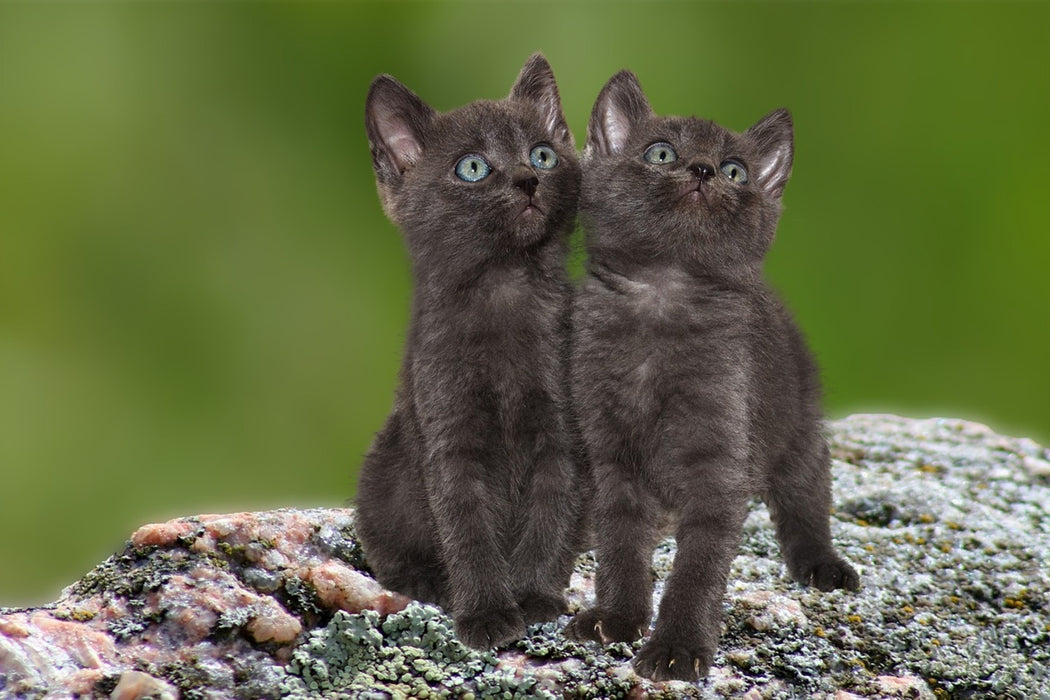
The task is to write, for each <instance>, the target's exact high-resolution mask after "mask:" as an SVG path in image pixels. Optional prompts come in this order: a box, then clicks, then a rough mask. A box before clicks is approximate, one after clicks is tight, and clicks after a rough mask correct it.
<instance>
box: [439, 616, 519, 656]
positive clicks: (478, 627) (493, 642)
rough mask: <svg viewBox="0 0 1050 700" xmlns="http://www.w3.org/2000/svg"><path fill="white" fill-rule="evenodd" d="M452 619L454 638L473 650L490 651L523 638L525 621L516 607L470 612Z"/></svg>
mask: <svg viewBox="0 0 1050 700" xmlns="http://www.w3.org/2000/svg"><path fill="white" fill-rule="evenodd" d="M453 619H454V622H455V623H456V636H457V637H459V640H460V641H461V642H463V643H464V644H466V645H467V646H469V647H474V648H475V649H492V648H494V647H498V646H501V645H503V644H506V643H507V642H512V641H514V640H515V639H520V638H522V637H524V636H525V620H524V619H523V618H522V616H521V611H520V610H518V607H517V606H514V607H512V608H497V609H492V610H483V611H479V612H472V613H469V614H467V615H461V616H456V617H454V618H453Z"/></svg>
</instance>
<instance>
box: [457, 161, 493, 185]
mask: <svg viewBox="0 0 1050 700" xmlns="http://www.w3.org/2000/svg"><path fill="white" fill-rule="evenodd" d="M491 172H492V166H490V165H489V164H488V162H487V161H486V160H485V159H484V158H482V157H481V156H473V155H471V156H463V157H462V158H460V159H459V162H458V163H456V177H458V178H459V179H460V180H465V181H466V182H477V181H478V180H484V179H485V178H487V177H488V176H489V173H491Z"/></svg>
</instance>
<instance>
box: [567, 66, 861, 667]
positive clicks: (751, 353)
mask: <svg viewBox="0 0 1050 700" xmlns="http://www.w3.org/2000/svg"><path fill="white" fill-rule="evenodd" d="M791 160H792V127H791V117H790V116H789V115H788V113H787V112H786V111H784V110H779V111H776V112H773V113H772V114H770V115H769V116H767V117H766V118H764V119H763V120H762V121H760V122H758V123H757V124H756V125H755V126H753V127H751V128H750V129H749V130H748V131H746V132H745V133H743V134H736V133H733V132H731V131H728V130H726V129H723V128H722V127H720V126H718V125H717V124H714V123H712V122H709V121H703V120H700V119H696V118H681V117H659V116H656V115H654V114H653V113H652V111H651V109H650V107H649V103H648V101H647V100H646V98H645V95H644V93H643V92H642V89H641V87H640V86H639V84H638V81H637V79H636V78H635V76H634V75H633V74H631V73H629V72H626V71H623V72H621V73H619V74H617V75H615V76H614V77H613V78H612V79H611V80H610V81H609V82H608V84H606V86H605V88H604V89H603V90H602V92H601V94H600V95H599V96H598V100H597V103H596V104H595V106H594V111H593V113H592V115H591V121H590V125H589V127H588V141H587V147H586V150H585V152H584V161H583V165H584V179H583V188H582V191H581V196H580V214H581V217H582V219H583V222H584V226H585V228H586V231H587V237H588V250H589V255H590V260H589V263H588V270H589V273H590V274H589V277H588V279H587V281H586V283H585V285H584V287H583V289H582V290H581V292H580V295H579V301H578V304H577V310H576V313H575V317H574V325H575V332H576V337H575V341H574V348H573V357H572V362H573V392H574V399H575V401H576V402H577V407H578V408H577V410H578V412H579V419H580V427H581V430H582V433H583V438H584V442H585V444H586V448H587V451H588V456H589V458H590V460H591V465H592V469H593V470H594V479H595V512H594V513H593V517H594V526H595V531H596V537H597V555H598V562H599V568H598V573H597V583H596V587H597V605H596V607H594V608H592V609H590V610H587V611H584V612H581V613H580V614H578V615H576V617H575V618H574V619H573V620H572V622H571V623H570V625H569V627H568V628H567V630H566V633H567V634H569V635H570V636H574V637H576V638H582V639H594V640H598V641H601V642H609V641H612V640H616V641H627V640H633V639H637V638H638V637H640V636H641V635H643V634H644V632H645V631H646V629H647V627H648V624H649V621H650V619H651V614H652V586H653V584H652V577H651V573H650V564H651V561H652V553H653V549H654V547H655V545H656V543H657V541H658V538H659V537H660V535H661V526H662V525H667V524H672V525H673V526H674V528H675V529H674V534H675V537H676V539H677V542H678V554H677V556H676V557H675V561H674V570H673V572H672V574H671V577H670V579H669V580H668V582H667V588H666V590H665V592H664V595H663V600H662V601H661V603H660V610H659V615H658V617H657V620H656V627H655V630H654V632H653V634H652V637H651V638H650V639H649V641H648V642H647V643H646V644H645V646H644V647H642V650H641V652H640V653H639V654H638V655H637V657H636V659H635V662H634V665H635V669H636V670H637V671H638V673H640V674H641V675H644V676H648V677H650V678H654V679H657V680H668V679H680V680H695V679H697V678H698V677H702V676H704V675H706V674H707V671H708V669H709V667H710V665H711V661H712V658H713V656H714V652H715V648H716V646H717V643H718V637H719V631H720V622H721V618H722V598H723V596H724V593H725V588H726V581H727V577H728V574H729V567H730V563H731V562H732V560H733V557H734V555H735V553H736V549H737V546H738V544H739V540H740V535H741V528H742V524H743V521H744V518H745V516H746V515H747V511H748V503H749V500H750V498H751V497H752V496H754V495H758V496H759V497H761V498H762V499H763V500H764V501H765V502H766V504H767V505H768V506H769V511H770V514H771V516H772V518H773V522H774V523H775V525H776V532H777V537H778V538H779V541H780V544H781V548H782V551H783V555H784V558H785V560H786V561H787V566H788V571H789V572H790V574H791V576H792V577H793V578H794V579H796V580H797V581H799V582H801V583H804V584H809V585H814V586H816V587H817V588H819V589H821V590H825V591H826V590H831V589H834V588H851V589H852V588H857V586H858V577H857V574H856V573H855V572H854V570H853V569H852V568H851V567H850V566H849V564H847V563H846V562H845V561H843V560H842V559H841V558H840V557H839V555H838V554H837V553H836V552H835V549H834V548H833V546H832V544H831V533H830V529H829V524H828V517H829V513H830V508H831V488H830V472H829V457H828V449H827V446H826V444H825V441H824V438H823V436H822V433H821V408H820V401H821V399H820V386H819V377H818V372H817V368H816V366H815V365H814V362H813V360H812V359H811V357H810V353H809V352H808V350H807V348H806V345H805V342H804V340H803V338H802V335H801V333H800V332H799V330H798V328H797V327H796V326H795V324H794V323H793V322H792V320H791V318H790V316H789V315H788V312H787V311H786V310H785V309H784V307H783V306H782V305H781V303H780V302H779V301H778V300H777V297H776V295H775V294H774V293H773V291H772V290H771V289H770V288H769V287H768V286H767V285H766V284H765V282H764V281H763V280H762V260H763V257H764V255H765V253H766V251H767V249H768V248H769V247H770V244H771V243H772V241H773V235H774V232H775V230H776V226H777V220H778V218H779V215H780V210H781V201H780V199H781V193H782V192H783V190H784V185H785V184H786V183H787V180H788V175H789V174H790V171H791Z"/></svg>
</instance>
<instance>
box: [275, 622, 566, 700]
mask: <svg viewBox="0 0 1050 700" xmlns="http://www.w3.org/2000/svg"><path fill="white" fill-rule="evenodd" d="M498 663H499V659H498V658H497V656H496V655H495V654H494V653H492V652H478V651H474V650H472V649H470V648H468V647H466V646H465V645H463V644H462V643H461V642H460V641H459V640H458V639H456V637H455V633H454V632H453V629H452V620H451V619H450V618H449V617H448V616H447V615H445V614H444V613H442V612H441V610H439V609H438V608H436V607H434V606H431V605H424V604H421V603H412V604H411V605H409V606H408V607H407V608H405V609H404V610H402V611H401V612H398V613H393V614H391V615H388V616H387V617H386V618H385V619H383V618H381V617H380V615H379V613H377V612H375V611H372V610H366V611H364V612H362V613H359V614H356V615H350V614H347V613H345V612H338V613H336V614H335V616H334V617H333V618H332V620H331V622H330V623H329V624H328V625H327V626H326V627H325V628H323V629H320V630H316V631H314V632H312V633H311V634H310V637H309V638H308V639H307V640H306V642H304V643H303V644H302V645H300V646H299V647H298V648H297V649H296V650H295V651H294V652H293V654H292V661H291V663H290V664H289V666H288V674H289V675H288V677H287V679H286V680H285V681H284V683H282V685H281V694H282V696H284V697H289V698H308V697H317V696H318V695H319V694H320V695H322V696H324V697H327V698H371V697H375V698H387V697H392V698H410V697H411V698H451V697H456V698H465V699H468V700H469V698H507V700H510V699H511V698H529V697H538V698H550V699H551V700H553V698H555V697H556V696H555V695H554V694H552V693H551V692H549V691H547V690H545V689H544V688H543V687H542V682H541V679H540V678H538V677H537V676H536V675H535V674H533V673H529V672H527V671H526V672H522V673H520V674H508V673H503V672H501V671H499V670H498V669H497V664H498Z"/></svg>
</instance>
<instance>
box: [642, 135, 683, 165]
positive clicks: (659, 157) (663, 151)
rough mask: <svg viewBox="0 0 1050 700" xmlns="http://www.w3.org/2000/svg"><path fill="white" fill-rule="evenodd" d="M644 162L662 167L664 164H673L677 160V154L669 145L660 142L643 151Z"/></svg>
mask: <svg viewBox="0 0 1050 700" xmlns="http://www.w3.org/2000/svg"><path fill="white" fill-rule="evenodd" d="M645 160H647V161H648V162H650V163H653V164H654V165H664V164H665V163H673V162H675V161H676V160H678V154H677V153H676V152H675V150H674V148H672V147H671V144H669V143H663V142H662V141H661V142H660V143H654V144H653V145H652V146H649V148H647V149H645Z"/></svg>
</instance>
